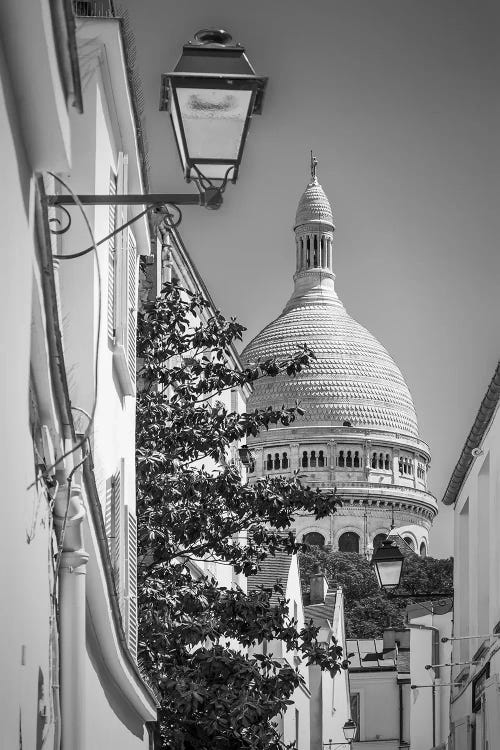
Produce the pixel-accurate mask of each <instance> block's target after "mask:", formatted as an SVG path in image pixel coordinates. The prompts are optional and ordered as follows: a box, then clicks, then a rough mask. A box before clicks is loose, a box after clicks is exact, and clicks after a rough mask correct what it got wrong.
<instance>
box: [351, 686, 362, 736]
mask: <svg viewBox="0 0 500 750" xmlns="http://www.w3.org/2000/svg"><path fill="white" fill-rule="evenodd" d="M351 719H352V720H353V722H354V723H355V724H356V726H357V730H356V736H355V737H354V739H355V740H359V739H360V728H361V727H360V724H361V700H360V694H359V693H351Z"/></svg>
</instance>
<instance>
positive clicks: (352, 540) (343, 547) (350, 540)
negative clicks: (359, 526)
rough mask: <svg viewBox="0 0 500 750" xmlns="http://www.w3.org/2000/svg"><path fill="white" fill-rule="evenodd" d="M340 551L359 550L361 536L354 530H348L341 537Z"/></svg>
mask: <svg viewBox="0 0 500 750" xmlns="http://www.w3.org/2000/svg"><path fill="white" fill-rule="evenodd" d="M339 552H358V553H359V536H358V535H357V534H356V533H355V532H354V531H346V532H345V533H344V534H342V535H341V537H340V539H339Z"/></svg>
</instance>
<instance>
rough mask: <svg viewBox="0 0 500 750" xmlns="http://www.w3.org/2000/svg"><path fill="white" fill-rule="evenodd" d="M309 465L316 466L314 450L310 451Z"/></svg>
mask: <svg viewBox="0 0 500 750" xmlns="http://www.w3.org/2000/svg"><path fill="white" fill-rule="evenodd" d="M309 465H310V466H311V467H315V466H316V451H311V460H310V462H309Z"/></svg>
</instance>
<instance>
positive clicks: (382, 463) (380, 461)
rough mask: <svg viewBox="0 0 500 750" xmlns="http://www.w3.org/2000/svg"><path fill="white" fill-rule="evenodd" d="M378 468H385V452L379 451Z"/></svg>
mask: <svg viewBox="0 0 500 750" xmlns="http://www.w3.org/2000/svg"><path fill="white" fill-rule="evenodd" d="M378 468H379V469H383V468H384V454H383V453H379V456H378Z"/></svg>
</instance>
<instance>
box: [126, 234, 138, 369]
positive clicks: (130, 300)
mask: <svg viewBox="0 0 500 750" xmlns="http://www.w3.org/2000/svg"><path fill="white" fill-rule="evenodd" d="M127 255H128V257H127V364H128V369H129V373H130V378H131V380H132V382H133V383H134V384H135V360H136V337H137V314H136V306H137V248H136V244H135V239H134V235H133V234H132V232H129V233H128V246H127Z"/></svg>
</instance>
